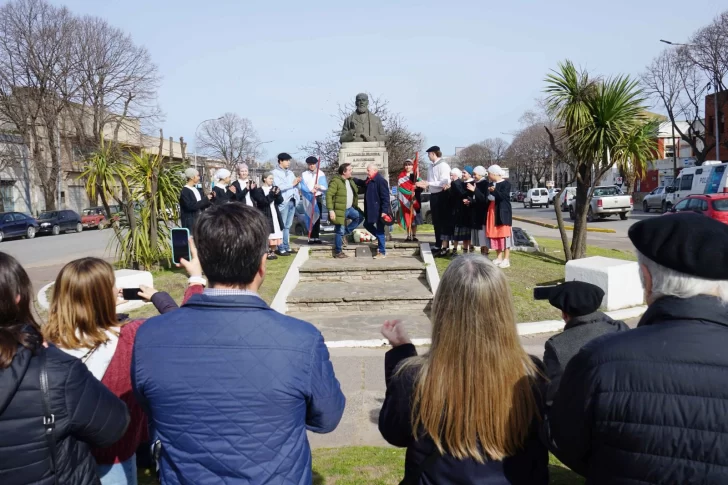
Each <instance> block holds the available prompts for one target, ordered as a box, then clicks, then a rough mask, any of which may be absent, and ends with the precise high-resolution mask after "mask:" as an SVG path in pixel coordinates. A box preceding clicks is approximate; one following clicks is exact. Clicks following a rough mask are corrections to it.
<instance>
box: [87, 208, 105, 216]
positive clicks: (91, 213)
mask: <svg viewBox="0 0 728 485" xmlns="http://www.w3.org/2000/svg"><path fill="white" fill-rule="evenodd" d="M97 214H101V210H99V209H84V210H83V215H85V216H95V215H97Z"/></svg>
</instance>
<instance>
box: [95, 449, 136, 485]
mask: <svg viewBox="0 0 728 485" xmlns="http://www.w3.org/2000/svg"><path fill="white" fill-rule="evenodd" d="M96 473H98V474H99V477H100V478H101V485H137V466H136V455H132V457H131V458H129V459H128V460H126V461H122V462H121V463H114V464H113V465H96Z"/></svg>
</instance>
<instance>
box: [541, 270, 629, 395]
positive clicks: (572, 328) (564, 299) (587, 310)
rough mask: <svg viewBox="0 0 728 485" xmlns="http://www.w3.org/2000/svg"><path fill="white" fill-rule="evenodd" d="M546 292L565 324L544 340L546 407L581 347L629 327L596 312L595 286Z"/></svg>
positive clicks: (573, 284)
mask: <svg viewBox="0 0 728 485" xmlns="http://www.w3.org/2000/svg"><path fill="white" fill-rule="evenodd" d="M546 291H547V292H548V301H549V303H550V304H551V306H553V307H555V308H558V309H559V310H561V316H562V317H563V319H564V322H566V326H565V327H564V330H563V331H562V332H561V333H559V334H557V335H554V336H553V337H551V338H549V339H548V340H547V341H546V346H545V351H544V354H543V363H544V365H545V366H546V376H547V377H548V378H549V387H548V392H547V393H546V402H547V403H549V404H550V403H551V401H553V399H554V396H555V395H556V391H557V390H558V389H559V382H560V381H561V376H562V375H563V373H564V369H566V365H567V364H568V363H569V361H570V360H571V359H572V358H573V357H574V356H575V355H576V354H577V353H578V352H579V351H580V350H581V348H582V347H584V345H586V344H588V343H589V342H591V341H592V340H594V339H595V338H597V337H601V336H602V335H606V334H609V333H614V332H621V331H625V330H629V327H628V326H627V324H625V323H624V322H622V321H619V320H612V319H611V318H610V317H609V316H608V315H607V314H605V313H602V312H600V311H598V310H599V307H600V306H601V304H602V299H603V298H604V291H603V290H602V289H601V288H599V287H598V286H596V285H592V284H591V283H585V282H583V281H567V282H566V283H562V284H560V285H557V286H554V287H551V288H549V289H547V290H546ZM544 296H546V295H544Z"/></svg>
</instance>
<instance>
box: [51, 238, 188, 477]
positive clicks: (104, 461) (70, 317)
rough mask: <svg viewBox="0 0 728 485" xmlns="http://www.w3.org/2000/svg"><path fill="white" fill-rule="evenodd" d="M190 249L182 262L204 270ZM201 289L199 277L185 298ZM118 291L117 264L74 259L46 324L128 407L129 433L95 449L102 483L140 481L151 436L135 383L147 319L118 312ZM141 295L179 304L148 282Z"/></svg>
mask: <svg viewBox="0 0 728 485" xmlns="http://www.w3.org/2000/svg"><path fill="white" fill-rule="evenodd" d="M190 249H191V250H192V256H193V257H192V261H184V260H183V265H184V267H185V268H186V269H187V271H188V272H190V274H196V275H202V269H201V267H199V262H198V260H197V251H196V249H194V245H192V244H191V245H190ZM195 268H198V269H195ZM198 280H201V278H198ZM201 292H202V285H201V284H200V283H195V284H191V285H190V286H189V287H188V289H187V292H186V294H185V299H186V298H189V297H190V296H191V295H192V294H194V293H201ZM118 294H119V290H117V289H116V278H115V276H114V269H113V268H112V267H111V265H110V264H109V263H107V262H106V261H104V260H102V259H99V258H81V259H77V260H75V261H71V262H70V263H68V264H67V265H66V266H64V267H63V269H61V272H60V273H59V274H58V277H57V278H56V282H55V284H54V287H53V298H52V301H51V309H50V313H49V315H48V323H47V324H46V325H45V326H44V327H43V335H44V336H45V338H46V339H47V340H48V341H49V342H52V343H53V344H55V346H57V347H58V348H59V349H61V350H63V351H64V352H65V353H67V354H70V355H72V356H74V357H77V358H79V359H81V361H82V362H83V363H84V364H85V365H86V367H87V368H88V370H89V371H91V373H92V374H93V375H94V377H96V379H98V380H99V381H101V383H102V384H104V385H105V386H106V387H107V388H108V389H109V390H110V391H111V392H112V393H114V395H116V396H117V397H118V398H120V399H121V400H122V401H123V402H124V403H125V404H126V406H127V407H128V409H129V414H130V417H131V422H130V423H129V427H128V428H127V429H126V432H125V433H124V436H122V437H121V439H120V440H118V441H117V442H116V443H115V444H114V445H113V446H109V447H106V448H94V449H92V450H91V453H92V454H93V456H94V458H95V459H96V464H97V473H98V475H99V478H100V479H101V484H102V485H134V484H136V483H137V475H136V454H135V453H136V450H137V448H138V447H139V445H140V444H141V443H142V442H145V441H147V440H148V439H149V437H148V430H147V418H146V416H145V415H144V412H143V411H142V409H141V407H140V406H139V403H138V402H137V400H136V398H135V397H134V394H133V392H132V388H131V358H132V350H133V348H134V339H135V337H136V332H137V330H138V329H139V327H140V326H141V325H142V324H143V323H144V320H128V319H126V315H117V313H116V304H117V295H118ZM139 295H140V296H141V297H142V298H144V299H146V300H147V301H151V302H152V303H154V305H155V307H156V308H157V309H158V310H159V312H160V313H166V312H168V311H171V310H175V309H177V305H176V303H175V302H174V300H173V299H172V298H171V297H170V296H169V295H168V294H167V293H164V292H157V291H156V290H154V289H153V288H148V287H143V288H142V291H141V292H140V293H139Z"/></svg>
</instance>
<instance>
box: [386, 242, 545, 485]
mask: <svg viewBox="0 0 728 485" xmlns="http://www.w3.org/2000/svg"><path fill="white" fill-rule="evenodd" d="M382 334H383V335H384V336H385V337H386V338H387V339H388V340H389V342H390V344H391V345H392V347H393V348H392V349H391V350H390V351H389V352H387V354H386V356H385V364H384V365H385V377H386V383H387V393H386V397H385V400H384V404H383V406H382V410H381V413H380V415H379V431H380V432H381V433H382V436H383V437H384V439H386V440H387V441H388V442H389V443H391V444H392V445H395V446H400V447H407V458H406V461H405V476H404V480H403V482H402V483H407V484H413V485H414V484H434V483H437V484H440V483H442V484H445V483H458V484H463V485H464V484H479V483H498V484H506V483H508V484H523V485H526V484H528V485H541V484H543V485H545V484H547V483H548V479H549V475H548V452H547V450H546V448H545V447H544V445H543V444H542V443H541V442H540V440H539V437H538V427H539V422H540V416H541V413H542V410H543V397H542V396H543V391H544V387H545V382H544V378H543V377H542V375H543V374H542V364H541V362H540V361H539V360H538V359H536V358H535V357H531V356H529V355H528V354H526V352H525V350H523V347H522V346H521V342H520V340H519V338H518V333H517V331H516V323H515V313H514V309H513V303H512V298H511V292H510V289H509V286H508V282H507V281H506V277H505V275H504V274H503V272H501V271H499V270H498V269H497V268H496V267H495V266H494V265H493V264H492V263H491V262H490V261H488V260H487V259H485V258H483V257H482V256H480V255H478V256H476V255H464V256H462V257H460V258H457V259H455V260H454V261H453V262H452V263H450V266H449V267H448V268H447V270H446V271H445V273H444V274H443V277H442V281H441V282H440V286H439V288H438V290H437V293H436V294H435V299H434V301H433V305H432V346H431V347H430V351H429V352H428V353H427V354H425V355H423V356H419V357H418V356H417V352H416V350H415V347H414V345H412V343H411V342H410V340H409V338H408V337H407V333H406V331H405V329H404V326H403V324H402V322H400V321H397V320H395V321H387V322H385V323H384V325H383V327H382Z"/></svg>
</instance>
